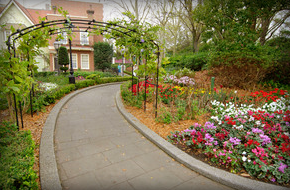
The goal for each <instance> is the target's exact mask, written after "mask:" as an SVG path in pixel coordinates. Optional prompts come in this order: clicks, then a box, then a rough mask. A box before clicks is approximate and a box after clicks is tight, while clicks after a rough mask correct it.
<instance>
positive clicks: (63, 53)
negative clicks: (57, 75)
mask: <svg viewBox="0 0 290 190" xmlns="http://www.w3.org/2000/svg"><path fill="white" fill-rule="evenodd" d="M58 64H59V65H61V66H62V65H64V66H62V67H60V70H62V71H65V72H66V71H67V70H68V67H67V66H66V65H68V64H69V58H68V52H67V49H66V47H64V46H61V47H60V48H59V49H58Z"/></svg>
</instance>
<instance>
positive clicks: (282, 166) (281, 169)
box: [278, 163, 288, 173]
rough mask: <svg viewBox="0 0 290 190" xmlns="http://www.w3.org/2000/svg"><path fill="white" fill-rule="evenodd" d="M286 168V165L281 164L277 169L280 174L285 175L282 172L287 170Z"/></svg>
mask: <svg viewBox="0 0 290 190" xmlns="http://www.w3.org/2000/svg"><path fill="white" fill-rule="evenodd" d="M287 167H288V166H287V165H286V164H283V163H280V167H279V168H278V170H279V171H280V172H282V173H285V172H284V169H285V168H287Z"/></svg>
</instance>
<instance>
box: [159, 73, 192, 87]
mask: <svg viewBox="0 0 290 190" xmlns="http://www.w3.org/2000/svg"><path fill="white" fill-rule="evenodd" d="M164 82H166V83H170V82H172V83H173V84H177V85H179V86H193V85H194V84H195V83H194V79H193V78H190V77H188V76H182V77H180V78H177V77H176V76H174V75H169V76H167V77H165V79H164Z"/></svg>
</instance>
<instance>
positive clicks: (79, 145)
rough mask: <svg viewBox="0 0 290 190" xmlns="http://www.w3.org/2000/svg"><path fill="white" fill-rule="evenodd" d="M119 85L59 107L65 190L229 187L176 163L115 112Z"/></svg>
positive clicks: (58, 152)
mask: <svg viewBox="0 0 290 190" xmlns="http://www.w3.org/2000/svg"><path fill="white" fill-rule="evenodd" d="M119 89H120V85H119V84H117V85H109V86H104V87H99V88H94V89H91V90H88V91H85V92H83V93H80V94H78V95H77V96H75V97H73V98H72V99H71V100H69V101H68V103H67V104H66V105H65V106H64V107H63V108H62V110H61V112H60V114H59V117H58V119H57V123H56V129H55V153H56V161H57V166H58V171H59V175H60V180H61V185H62V188H63V189H124V190H125V189H126V190H130V189H136V190H139V189H144V190H145V189H146V190H150V189H152V190H153V189H154V190H155V189H177V190H178V189H180V190H187V189H191V190H192V189H207V190H208V189H215V190H217V189H230V188H229V187H227V186H224V185H222V184H219V183H217V182H214V181H212V180H210V179H208V178H206V177H204V176H202V175H199V174H198V173H196V172H194V171H192V170H190V169H188V168H186V167H184V166H183V165H181V164H179V163H178V162H176V161H174V160H173V159H172V158H171V157H169V156H168V155H167V154H166V153H164V152H163V151H162V150H161V149H159V148H158V147H157V146H155V145H154V144H152V143H151V142H150V141H149V140H147V139H146V138H145V137H144V136H142V135H141V134H140V133H139V132H138V131H136V130H135V128H134V127H132V126H131V125H130V124H129V123H128V122H127V121H126V120H125V119H124V118H123V116H122V115H121V114H120V113H119V111H118V109H117V107H116V104H115V101H114V99H115V96H116V93H117V91H118V90H119Z"/></svg>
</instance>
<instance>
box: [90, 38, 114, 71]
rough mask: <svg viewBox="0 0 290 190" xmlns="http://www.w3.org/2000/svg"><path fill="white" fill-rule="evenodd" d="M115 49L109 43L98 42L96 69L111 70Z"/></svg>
mask: <svg viewBox="0 0 290 190" xmlns="http://www.w3.org/2000/svg"><path fill="white" fill-rule="evenodd" d="M113 53H114V52H113V47H112V46H111V45H110V44H109V43H108V42H98V43H95V44H94V64H95V69H101V70H102V71H103V72H104V70H105V69H107V68H108V69H109V68H111V64H112V57H113Z"/></svg>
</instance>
